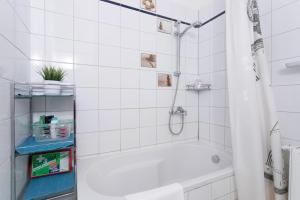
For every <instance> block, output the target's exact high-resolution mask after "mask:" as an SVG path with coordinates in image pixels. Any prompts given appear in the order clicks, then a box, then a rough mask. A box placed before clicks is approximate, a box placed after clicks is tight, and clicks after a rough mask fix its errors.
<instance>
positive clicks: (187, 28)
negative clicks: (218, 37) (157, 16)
mask: <svg viewBox="0 0 300 200" xmlns="http://www.w3.org/2000/svg"><path fill="white" fill-rule="evenodd" d="M201 25H202V23H201V22H200V21H196V22H194V23H192V24H190V25H189V26H188V27H186V28H185V29H184V30H183V31H182V32H181V33H180V34H179V36H180V37H182V36H183V35H184V34H185V33H186V32H188V30H190V29H191V28H200V27H201Z"/></svg>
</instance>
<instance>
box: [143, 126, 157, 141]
mask: <svg viewBox="0 0 300 200" xmlns="http://www.w3.org/2000/svg"><path fill="white" fill-rule="evenodd" d="M140 142H141V146H148V145H153V144H156V127H155V126H152V127H144V128H140Z"/></svg>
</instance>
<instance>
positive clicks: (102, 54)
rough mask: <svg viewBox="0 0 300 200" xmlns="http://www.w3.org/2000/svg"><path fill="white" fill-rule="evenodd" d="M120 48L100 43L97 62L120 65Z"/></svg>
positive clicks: (112, 65) (111, 65)
mask: <svg viewBox="0 0 300 200" xmlns="http://www.w3.org/2000/svg"><path fill="white" fill-rule="evenodd" d="M120 54H121V52H120V48H118V47H115V46H106V45H100V47H99V63H100V65H101V66H108V67H120V62H121V55H120Z"/></svg>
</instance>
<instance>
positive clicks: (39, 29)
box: [30, 8, 45, 35]
mask: <svg viewBox="0 0 300 200" xmlns="http://www.w3.org/2000/svg"><path fill="white" fill-rule="evenodd" d="M30 31H31V32H32V33H35V34H41V35H43V34H45V12H44V11H43V10H40V9H36V8H31V9H30Z"/></svg>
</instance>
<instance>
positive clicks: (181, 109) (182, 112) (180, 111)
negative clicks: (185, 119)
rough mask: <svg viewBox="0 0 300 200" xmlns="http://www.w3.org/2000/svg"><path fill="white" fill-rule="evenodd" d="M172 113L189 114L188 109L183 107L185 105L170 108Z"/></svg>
mask: <svg viewBox="0 0 300 200" xmlns="http://www.w3.org/2000/svg"><path fill="white" fill-rule="evenodd" d="M170 114H171V115H182V116H186V115H187V111H186V110H184V109H183V107H181V106H178V107H177V108H176V110H170Z"/></svg>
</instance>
